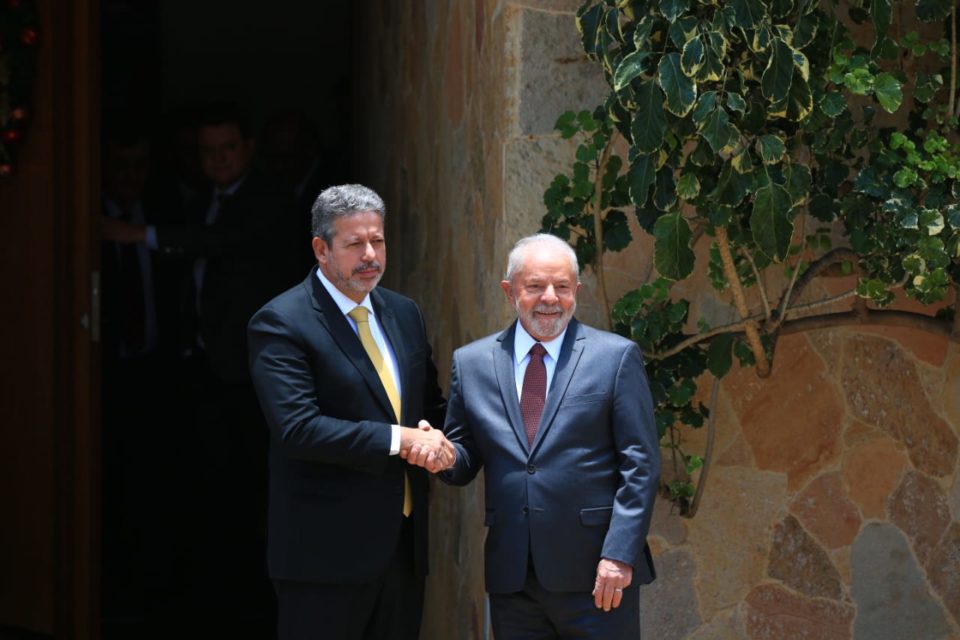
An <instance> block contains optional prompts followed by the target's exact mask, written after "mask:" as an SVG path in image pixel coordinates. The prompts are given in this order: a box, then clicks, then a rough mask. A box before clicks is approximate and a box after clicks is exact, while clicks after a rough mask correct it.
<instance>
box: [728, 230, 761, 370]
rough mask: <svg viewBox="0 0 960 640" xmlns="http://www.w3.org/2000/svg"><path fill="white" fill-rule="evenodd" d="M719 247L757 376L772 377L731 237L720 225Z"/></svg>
mask: <svg viewBox="0 0 960 640" xmlns="http://www.w3.org/2000/svg"><path fill="white" fill-rule="evenodd" d="M716 238H717V247H718V248H719V249H720V261H721V262H722V263H723V272H724V274H725V275H726V276H727V282H729V283H730V290H731V291H732V292H733V302H734V305H735V306H736V308H737V313H739V314H740V317H741V318H742V319H743V331H744V333H745V334H746V336H747V344H749V345H750V350H751V351H753V357H754V358H755V359H756V361H757V375H758V376H760V377H761V378H766V377H767V376H769V375H770V361H769V360H767V354H766V352H765V351H764V349H763V343H762V342H761V341H760V331H759V330H758V329H757V321H756V320H755V319H753V317H752V316H751V315H750V310H749V309H748V308H747V299H746V297H745V296H744V295H743V286H742V285H741V283H740V276H738V275H737V268H736V266H735V265H734V263H733V254H732V253H731V252H730V237H729V236H728V235H727V228H726V227H724V226H723V225H718V226H717V228H716Z"/></svg>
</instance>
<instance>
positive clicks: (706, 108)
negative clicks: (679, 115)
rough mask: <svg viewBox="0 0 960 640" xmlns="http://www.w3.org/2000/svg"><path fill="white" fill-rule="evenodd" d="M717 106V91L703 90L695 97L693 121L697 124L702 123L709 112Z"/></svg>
mask: <svg viewBox="0 0 960 640" xmlns="http://www.w3.org/2000/svg"><path fill="white" fill-rule="evenodd" d="M716 108H717V92H716V91H704V92H703V93H702V94H700V97H699V98H697V104H696V106H695V107H694V108H693V114H692V117H693V121H694V122H696V123H697V124H700V123H702V122H703V121H704V120H705V119H706V117H707V116H708V115H710V113H711V112H712V111H713V110H714V109H716Z"/></svg>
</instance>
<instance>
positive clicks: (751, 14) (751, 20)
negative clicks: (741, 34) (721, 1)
mask: <svg viewBox="0 0 960 640" xmlns="http://www.w3.org/2000/svg"><path fill="white" fill-rule="evenodd" d="M730 6H731V7H733V11H734V16H736V21H737V26H738V27H740V28H741V29H743V30H744V31H752V30H753V29H754V28H755V27H756V26H757V25H758V24H760V23H761V22H762V21H763V19H764V17H765V14H766V12H765V11H764V8H763V5H762V4H761V3H760V1H759V0H731V1H730Z"/></svg>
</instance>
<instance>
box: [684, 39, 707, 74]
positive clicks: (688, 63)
mask: <svg viewBox="0 0 960 640" xmlns="http://www.w3.org/2000/svg"><path fill="white" fill-rule="evenodd" d="M703 59H704V47H703V41H702V40H700V38H693V39H692V40H690V41H688V42H687V43H686V44H685V45H683V55H682V56H681V57H680V66H681V67H682V68H683V72H684V73H685V74H686V75H688V76H690V77H693V76H695V75H696V74H697V71H699V70H700V67H702V66H703Z"/></svg>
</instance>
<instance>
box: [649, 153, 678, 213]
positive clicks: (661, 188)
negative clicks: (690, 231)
mask: <svg viewBox="0 0 960 640" xmlns="http://www.w3.org/2000/svg"><path fill="white" fill-rule="evenodd" d="M676 201H677V183H676V181H675V180H674V178H673V167H671V166H670V165H669V164H665V165H663V166H662V167H661V168H660V170H659V171H657V178H656V181H655V182H654V186H653V206H655V207H656V208H657V209H660V210H661V211H666V210H667V209H669V208H670V207H671V206H673V203H675V202H676Z"/></svg>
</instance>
